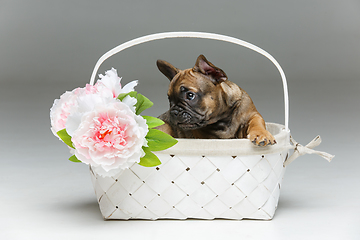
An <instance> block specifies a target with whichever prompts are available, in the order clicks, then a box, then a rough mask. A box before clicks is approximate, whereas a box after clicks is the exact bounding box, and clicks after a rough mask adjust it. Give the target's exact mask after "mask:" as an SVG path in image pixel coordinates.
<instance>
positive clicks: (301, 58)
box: [0, 0, 360, 239]
mask: <svg viewBox="0 0 360 240" xmlns="http://www.w3.org/2000/svg"><path fill="white" fill-rule="evenodd" d="M164 31H203V32H213V33H219V34H225V35H229V36H233V37H236V38H240V39H242V40H245V41H248V42H251V43H253V44H255V45H257V46H259V47H261V48H263V49H265V50H266V51H268V52H269V53H270V54H272V55H273V56H274V57H275V58H276V59H277V60H278V62H279V63H280V64H281V66H282V67H283V69H284V71H285V74H286V76H287V78H288V84H289V94H290V129H291V132H292V135H293V136H294V138H295V139H296V140H297V141H298V142H300V143H302V144H306V143H308V142H309V141H310V140H311V139H312V138H313V137H315V136H316V135H317V134H320V135H321V136H322V138H323V143H322V144H321V145H320V146H319V147H318V149H319V150H323V151H327V152H330V153H332V154H335V155H336V157H335V159H334V160H333V162H332V163H327V162H326V161H325V160H323V159H321V158H320V157H317V156H312V155H306V156H304V157H302V158H300V159H298V160H297V161H296V162H294V163H293V164H291V165H290V166H289V167H288V168H287V173H286V175H285V180H284V184H283V188H282V192H281V197H280V203H279V208H278V210H277V212H276V215H275V218H274V219H273V220H272V221H220V220H216V221H196V220H191V221H156V222H151V221H103V220H102V217H101V214H100V212H99V209H98V206H97V203H96V199H95V195H94V193H93V189H92V186H91V181H90V176H89V173H88V168H87V167H86V166H85V165H81V164H75V163H71V162H69V161H68V160H67V159H68V157H69V153H68V150H67V147H66V146H65V145H64V144H61V143H60V142H59V141H58V140H57V139H56V138H55V137H54V136H53V135H52V133H51V131H50V120H49V109H50V107H51V106H52V103H53V100H54V99H56V98H59V96H60V95H61V94H62V93H63V92H65V91H67V90H72V89H74V88H75V87H82V86H84V85H85V84H86V83H87V82H88V81H89V78H90V75H91V72H92V69H93V67H94V65H95V63H96V61H97V60H98V58H99V57H100V56H101V55H102V54H104V53H105V52H106V51H108V50H109V49H111V48H113V47H115V46H117V45H118V44H120V43H123V42H125V41H128V40H131V39H134V38H136V37H140V36H143V35H147V34H151V33H157V32H164ZM199 54H204V55H205V56H206V57H207V58H208V59H209V60H210V61H212V62H213V63H214V64H215V65H217V66H218V67H221V68H222V69H223V70H224V71H225V72H226V73H227V75H228V76H229V79H230V80H232V81H234V82H236V83H237V84H239V85H240V86H241V87H242V88H244V89H245V90H246V91H247V92H248V93H249V94H250V95H251V96H252V98H253V100H254V102H255V104H256V106H257V108H258V109H259V111H260V112H261V113H262V115H263V116H264V118H265V119H266V121H269V122H278V123H283V121H284V120H283V118H284V117H283V114H284V112H283V96H282V89H281V81H280V76H279V74H278V72H277V70H276V68H275V67H274V66H273V65H272V63H271V62H270V61H268V60H267V59H265V58H264V57H263V56H261V55H259V54H257V53H254V52H251V51H250V50H248V49H245V48H242V47H237V46H235V45H232V44H228V43H221V42H217V41H211V40H194V39H181V40H161V41H156V42H151V43H146V44H143V45H140V46H137V47H134V48H131V49H128V50H125V51H124V52H121V53H120V54H118V55H116V56H114V57H113V58H111V59H109V60H107V61H106V62H105V63H104V65H103V66H102V67H101V69H100V71H99V73H103V72H104V71H105V70H107V69H110V68H111V67H115V68H116V69H118V73H119V75H120V76H122V77H123V80H122V82H123V84H125V83H127V82H129V81H131V80H134V79H139V80H140V85H139V86H138V87H137V90H138V91H139V92H141V93H143V94H144V95H146V96H148V97H149V98H150V99H151V100H152V101H153V102H154V103H155V106H154V107H153V108H152V109H151V110H148V112H146V114H148V115H153V116H157V115H159V114H160V113H162V112H163V111H165V110H166V109H167V107H168V103H167V99H166V90H167V85H168V81H167V79H166V78H165V77H164V76H162V75H161V73H160V72H159V71H158V70H157V68H156V65H155V62H156V60H157V59H159V58H161V59H164V60H167V61H169V62H171V63H172V64H174V65H175V66H176V67H178V68H188V67H192V66H193V64H194V63H195V60H196V57H197V56H198V55H199ZM359 76H360V2H359V1H358V0H342V1H335V0H304V1H293V0H291V1H286V0H274V1H259V0H252V1H248V0H244V1H230V0H222V1H194V0H191V1H189V0H182V1H172V0H168V1H160V0H154V1H137V0H121V1H54V0H48V1H39V0H33V1H25V0H1V7H0V83H1V89H0V111H1V117H0V134H1V138H0V146H1V147H0V148H1V153H0V154H1V155H0V161H1V162H0V163H1V166H0V178H1V181H0V194H1V198H0V203H1V214H0V238H1V239H65V238H66V239H72V238H74V239H75V238H76V239H99V238H100V237H106V238H107V239H112V238H114V239H115V238H122V239H144V238H148V239H155V237H156V238H157V239H170V238H171V239H183V238H187V239H195V238H197V239H215V238H224V239H225V238H228V239H239V238H240V237H244V239H325V237H326V238H327V239H360V230H359V225H360V220H359V215H360V203H359V200H360V193H359V190H360V177H359V170H360V169H359V167H360V163H359V156H358V144H359V140H358V139H357V138H358V137H359V133H360V132H359V127H358V122H359V108H360V101H359V100H360V98H359V94H358V91H359V90H360V79H359ZM265 237H266V238H265Z"/></svg>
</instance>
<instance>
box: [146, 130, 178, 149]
mask: <svg viewBox="0 0 360 240" xmlns="http://www.w3.org/2000/svg"><path fill="white" fill-rule="evenodd" d="M145 138H146V140H147V141H148V146H149V150H150V151H162V150H165V149H168V148H169V147H172V146H174V145H175V144H176V143H177V142H178V141H177V140H176V139H175V138H173V137H172V136H170V135H169V134H166V133H164V132H162V131H160V130H157V129H149V132H148V134H147V135H146V137H145Z"/></svg>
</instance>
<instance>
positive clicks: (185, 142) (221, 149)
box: [154, 123, 292, 156]
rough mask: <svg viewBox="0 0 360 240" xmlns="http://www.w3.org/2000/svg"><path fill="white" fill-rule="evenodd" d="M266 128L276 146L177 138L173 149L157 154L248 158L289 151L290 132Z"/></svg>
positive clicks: (268, 125)
mask: <svg viewBox="0 0 360 240" xmlns="http://www.w3.org/2000/svg"><path fill="white" fill-rule="evenodd" d="M266 128H267V129H268V130H269V131H270V132H271V133H272V134H273V136H274V138H275V139H276V142H277V143H276V144H275V145H271V146H266V147H260V146H256V145H254V144H253V143H252V142H251V141H250V140H249V139H245V138H244V139H189V138H177V140H178V143H177V144H175V145H174V146H173V147H171V148H168V149H166V150H163V151H158V152H154V153H155V154H157V155H158V154H170V155H177V154H181V155H203V156H206V155H230V156H239V155H242V156H247V155H263V154H273V153H279V152H283V151H287V150H289V149H290V148H292V145H291V144H290V130H286V129H285V126H284V125H282V124H278V123H266Z"/></svg>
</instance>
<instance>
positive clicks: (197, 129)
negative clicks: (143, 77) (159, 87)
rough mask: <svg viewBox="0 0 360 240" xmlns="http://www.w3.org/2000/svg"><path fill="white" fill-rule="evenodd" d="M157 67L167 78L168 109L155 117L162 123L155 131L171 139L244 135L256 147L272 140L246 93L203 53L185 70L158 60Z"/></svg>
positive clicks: (238, 136) (241, 136) (273, 140)
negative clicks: (167, 135)
mask: <svg viewBox="0 0 360 240" xmlns="http://www.w3.org/2000/svg"><path fill="white" fill-rule="evenodd" d="M157 66H158V68H159V70H160V71H161V72H162V73H163V74H164V75H165V76H166V77H167V78H168V79H169V80H170V85H169V90H168V98H169V102H170V109H169V110H168V111H167V112H165V113H163V114H162V115H161V116H159V118H160V119H162V120H163V121H164V122H165V124H164V125H162V126H160V127H158V129H159V130H161V131H163V132H166V133H168V134H170V135H171V136H173V137H175V138H203V139H209V138H212V139H214V138H227V139H229V138H248V139H250V141H252V142H253V143H254V144H255V145H258V146H266V145H272V144H275V143H276V141H275V139H274V137H273V136H272V135H271V133H270V132H268V131H267V130H266V128H265V121H264V119H263V118H262V116H261V115H260V113H259V112H258V111H257V110H256V108H255V105H254V103H253V101H252V100H251V98H250V96H249V95H248V94H247V93H246V92H245V91H244V90H243V89H241V88H240V87H239V86H237V85H236V84H235V83H233V82H231V81H229V80H228V77H227V76H226V74H225V72H224V71H223V70H221V69H220V68H218V67H216V66H214V65H213V64H212V63H211V62H209V61H208V60H207V59H206V58H205V57H204V56H203V55H200V56H199V57H198V58H197V61H196V64H195V66H194V67H193V68H190V69H186V70H180V69H178V68H176V67H174V66H172V65H171V64H170V63H168V62H165V61H162V60H158V61H157Z"/></svg>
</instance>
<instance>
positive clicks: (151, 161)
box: [139, 147, 161, 167]
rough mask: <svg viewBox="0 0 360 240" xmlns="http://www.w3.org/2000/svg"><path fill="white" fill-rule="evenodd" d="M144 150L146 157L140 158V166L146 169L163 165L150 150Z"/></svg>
mask: <svg viewBox="0 0 360 240" xmlns="http://www.w3.org/2000/svg"><path fill="white" fill-rule="evenodd" d="M143 150H144V152H145V156H144V157H142V158H140V162H139V165H141V166H144V167H155V166H158V165H160V164H161V162H160V160H159V158H158V157H157V156H156V155H155V154H153V153H152V152H151V151H150V150H149V148H147V147H143Z"/></svg>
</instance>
